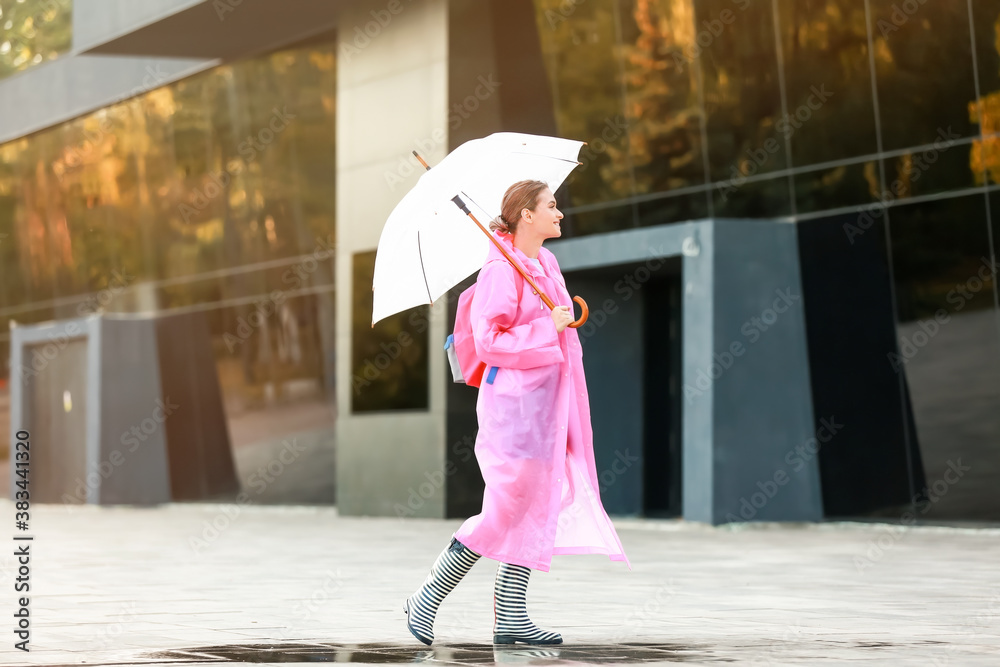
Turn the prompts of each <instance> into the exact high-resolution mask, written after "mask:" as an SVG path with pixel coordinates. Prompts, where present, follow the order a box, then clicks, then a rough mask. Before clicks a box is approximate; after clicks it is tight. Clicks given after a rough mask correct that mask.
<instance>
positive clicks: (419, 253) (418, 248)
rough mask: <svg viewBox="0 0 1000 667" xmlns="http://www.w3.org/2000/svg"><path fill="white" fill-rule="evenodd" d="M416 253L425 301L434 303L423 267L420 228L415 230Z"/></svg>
mask: <svg viewBox="0 0 1000 667" xmlns="http://www.w3.org/2000/svg"><path fill="white" fill-rule="evenodd" d="M417 255H418V256H419V257H420V274H421V275H422V276H423V277H424V288H425V289H426V290H427V302H428V303H430V304H431V305H434V297H432V296H431V286H430V285H428V284H427V270H426V269H424V251H423V248H421V246H420V230H419V229H418V230H417Z"/></svg>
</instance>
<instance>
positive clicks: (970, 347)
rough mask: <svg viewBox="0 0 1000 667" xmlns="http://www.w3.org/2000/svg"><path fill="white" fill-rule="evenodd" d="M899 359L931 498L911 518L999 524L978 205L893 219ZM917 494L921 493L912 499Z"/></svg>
mask: <svg viewBox="0 0 1000 667" xmlns="http://www.w3.org/2000/svg"><path fill="white" fill-rule="evenodd" d="M890 220H891V238H892V241H891V242H892V252H893V264H894V274H895V275H894V278H895V284H896V295H897V301H898V320H899V324H898V329H897V333H898V343H899V353H898V355H894V356H892V357H889V358H888V359H887V363H889V364H890V365H891V366H892V367H893V368H894V369H895V370H896V371H897V372H901V373H904V374H905V378H906V381H907V385H908V387H909V391H910V395H911V397H912V401H913V409H914V415H915V420H916V429H917V434H916V435H917V441H918V443H919V447H920V452H921V455H922V458H923V462H924V467H925V469H926V474H927V484H928V489H929V490H928V491H926V492H925V495H924V497H923V498H918V500H917V508H918V516H920V517H927V518H933V519H941V518H956V519H958V518H961V519H980V520H996V519H998V518H1000V495H998V494H997V493H996V489H997V488H998V487H1000V445H998V443H1000V337H998V329H997V312H996V308H995V298H996V295H995V293H994V291H995V289H996V284H995V276H996V273H995V268H994V267H993V266H992V264H991V257H990V254H991V253H990V245H989V237H988V232H987V229H988V228H987V217H986V207H985V202H984V198H983V196H982V195H974V196H970V197H961V198H955V199H948V200H944V201H935V202H925V203H922V204H913V205H909V206H898V207H893V208H892V209H891V210H890ZM917 491H920V489H917Z"/></svg>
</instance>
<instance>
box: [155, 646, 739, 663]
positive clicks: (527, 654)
mask: <svg viewBox="0 0 1000 667" xmlns="http://www.w3.org/2000/svg"><path fill="white" fill-rule="evenodd" d="M149 657H151V658H158V659H163V660H172V661H177V662H178V664H183V663H184V662H219V663H220V664H224V663H226V662H229V661H235V662H243V663H255V662H260V663H263V662H272V663H273V662H289V663H295V662H361V663H389V662H432V663H433V662H442V661H444V662H452V663H455V662H458V663H465V664H469V665H490V664H519V665H542V664H560V663H563V662H573V663H590V664H623V663H636V662H695V661H697V662H731V660H728V659H725V658H718V657H715V656H713V655H711V654H709V653H708V652H706V651H703V650H699V649H695V648H692V647H690V646H682V645H679V644H613V645H600V644H582V645H579V646H566V645H563V646H558V647H555V646H524V647H521V646H516V647H512V646H492V645H490V644H451V645H442V646H435V647H433V648H426V647H416V646H400V645H398V644H325V643H323V644H321V643H294V644H291V643H290V644H245V645H229V646H200V647H196V648H187V649H176V650H172V651H160V652H157V653H155V654H152V655H151V656H149Z"/></svg>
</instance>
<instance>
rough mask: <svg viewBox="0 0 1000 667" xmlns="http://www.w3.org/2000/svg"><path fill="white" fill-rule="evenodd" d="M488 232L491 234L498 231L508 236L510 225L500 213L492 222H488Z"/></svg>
mask: <svg viewBox="0 0 1000 667" xmlns="http://www.w3.org/2000/svg"><path fill="white" fill-rule="evenodd" d="M490 231H491V232H496V231H500V232H503V233H504V234H510V224H509V223H508V222H507V220H506V219H505V218H504V217H503V214H502V213H501V214H500V215H498V216H497V217H495V218H493V219H492V220H490Z"/></svg>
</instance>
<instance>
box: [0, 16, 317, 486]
mask: <svg viewBox="0 0 1000 667" xmlns="http://www.w3.org/2000/svg"><path fill="white" fill-rule="evenodd" d="M333 40H334V36H332V35H327V36H326V37H323V38H316V39H313V40H310V42H309V44H308V45H303V46H301V47H297V48H290V49H285V50H281V51H278V52H275V53H271V54H269V55H266V56H263V57H258V58H253V59H249V60H244V61H241V62H237V63H234V64H230V65H224V66H220V67H217V68H214V69H212V70H210V71H208V72H205V73H202V74H198V75H195V76H192V77H190V78H187V79H184V80H182V81H180V82H178V83H175V84H171V85H168V86H165V87H162V88H158V89H156V90H153V91H150V92H147V93H145V94H142V95H140V96H138V97H135V98H132V99H130V100H128V101H124V102H122V103H120V104H116V105H114V106H111V107H108V108H105V109H101V110H99V111H97V112H94V113H91V114H88V115H86V116H84V117H81V118H78V119H76V120H73V121H70V122H68V123H65V124H63V125H61V126H59V127H56V128H52V129H49V130H45V131H42V132H39V133H37V134H34V135H31V136H27V137H24V138H21V139H18V140H15V141H12V142H9V143H6V144H4V145H2V146H0V239H2V241H0V267H2V279H0V332H2V333H0V354H2V355H3V356H4V358H5V359H7V358H9V341H10V333H9V331H8V323H9V322H10V321H16V322H18V323H20V324H31V323H36V322H44V321H49V320H57V319H65V318H73V317H80V316H85V315H88V314H90V313H94V312H98V311H103V312H118V313H145V314H150V313H157V314H166V313H180V312H197V313H201V314H202V315H203V317H204V318H205V319H206V320H207V322H208V324H209V328H210V330H211V332H212V345H213V349H214V351H215V355H216V363H217V370H218V376H219V380H220V384H221V387H222V391H223V395H224V399H225V406H226V412H227V415H228V417H229V428H230V437H231V439H232V441H233V445H234V447H239V446H241V445H243V444H251V443H253V442H256V441H258V440H260V439H261V438H278V439H280V438H281V437H284V436H285V435H288V434H289V433H294V432H301V431H310V430H311V431H314V432H322V431H323V430H324V429H326V430H329V429H331V428H332V423H333V417H332V414H331V411H330V408H329V407H328V406H329V405H330V402H329V400H328V397H329V395H330V394H331V393H332V392H333V386H334V383H333V372H334V359H333V353H332V350H333V343H332V339H333V321H334V307H333V290H334V280H333V270H334V251H335V247H336V238H335V234H334V229H335V227H334V205H335V196H334V195H335V189H334V185H335V168H334V166H335V165H334V157H335V155H334V149H335V124H334V112H335V105H336V86H335V82H336V45H335V43H334V41H333ZM4 375H5V376H7V377H5V378H4V379H5V380H9V381H10V382H15V381H17V379H16V377H10V369H8V368H6V365H5V373H4ZM5 391H6V388H5ZM2 437H3V439H4V440H6V439H7V430H6V429H4V430H3V436H2ZM329 500H330V501H332V498H330V499H329Z"/></svg>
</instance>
